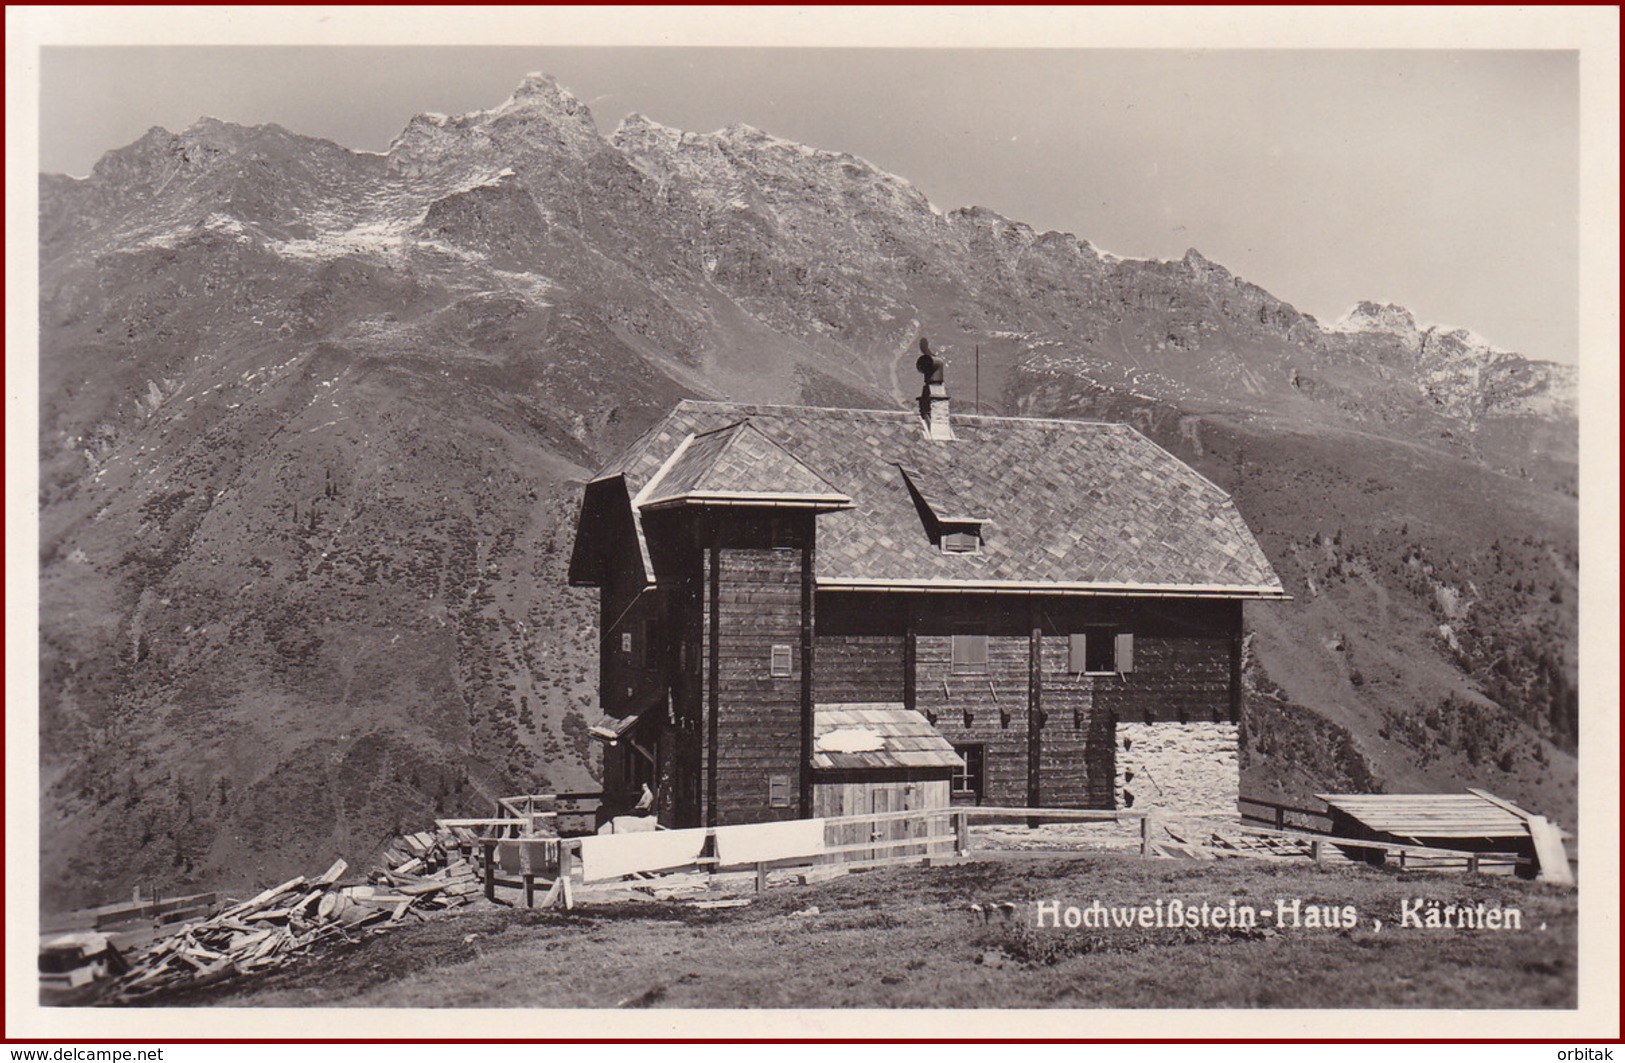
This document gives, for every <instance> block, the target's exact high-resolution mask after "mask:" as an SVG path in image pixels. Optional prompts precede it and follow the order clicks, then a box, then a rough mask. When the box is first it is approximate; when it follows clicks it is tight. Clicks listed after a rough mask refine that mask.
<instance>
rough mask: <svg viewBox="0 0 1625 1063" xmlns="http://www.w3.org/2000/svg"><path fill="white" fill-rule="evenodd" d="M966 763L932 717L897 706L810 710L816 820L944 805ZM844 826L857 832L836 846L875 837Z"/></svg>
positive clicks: (886, 834) (886, 833) (860, 828)
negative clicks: (812, 711) (933, 721)
mask: <svg viewBox="0 0 1625 1063" xmlns="http://www.w3.org/2000/svg"><path fill="white" fill-rule="evenodd" d="M964 766H965V762H964V761H963V760H962V759H960V757H959V754H957V753H955V752H954V747H953V746H952V745H951V744H950V743H949V742H948V740H947V739H946V738H944V737H942V735H941V734H940V733H939V732H938V731H937V729H936V728H935V727H933V726H931V723H930V721H929V720H927V719H926V718H925V717H924V716H923V715H921V714H920V713H919V712H916V711H914V710H912V709H905V708H903V706H902V705H898V704H891V703H875V704H856V705H818V706H815V708H814V713H813V755H812V769H813V815H814V816H820V817H835V816H858V815H868V814H872V813H883V812H916V811H926V810H930V809H937V808H947V807H948V806H949V800H948V797H949V791H950V789H951V784H952V780H953V774H954V772H955V771H957V770H962V769H963V768H964ZM876 826H877V827H879V826H880V825H879V824H877V825H876ZM897 826H898V829H902V828H903V827H904V826H906V824H904V823H902V822H901V821H900V822H899V823H898V825H897ZM849 829H850V831H852V832H855V833H854V836H853V837H851V838H841V839H838V840H836V841H835V842H834V843H835V844H840V843H842V842H854V843H855V842H861V841H870V840H874V837H873V836H874V833H875V831H874V830H871V829H870V828H868V826H867V825H865V824H855V825H853V826H852V827H851V828H849ZM939 829H940V828H939ZM879 833H880V835H881V836H882V837H887V838H890V837H891V836H892V831H891V830H889V829H882V830H880V831H879ZM860 835H861V836H860ZM893 840H898V839H893Z"/></svg>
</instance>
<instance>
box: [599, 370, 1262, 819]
mask: <svg viewBox="0 0 1625 1063" xmlns="http://www.w3.org/2000/svg"><path fill="white" fill-rule="evenodd" d="M923 347H924V344H923V342H922V348H923ZM919 369H920V371H921V372H922V374H923V376H924V387H923V389H922V391H921V394H920V398H919V409H918V411H917V412H916V411H903V410H899V411H891V410H841V409H821V408H809V407H792V406H757V405H741V404H736V403H719V402H695V401H684V402H682V403H680V404H678V405H677V407H676V408H674V409H673V410H672V411H671V412H670V413H669V414H668V415H667V416H666V417H664V418H663V419H662V420H661V421H660V422H659V423H657V424H656V425H655V426H654V427H653V428H651V429H650V430H649V431H648V432H647V433H646V434H645V435H644V436H643V437H642V438H641V439H640V440H638V441H637V442H636V443H635V444H633V445H632V446H631V448H630V449H628V450H627V451H626V452H625V453H624V454H623V455H621V457H619V458H618V459H616V460H615V461H614V462H612V463H611V464H610V465H609V466H608V467H607V468H605V469H603V470H602V471H601V472H599V473H598V474H597V475H595V476H594V477H593V478H592V480H591V481H590V482H589V483H588V484H587V487H586V491H585V495H584V498H583V501H582V506H581V512H580V517H579V522H578V526H577V529H576V539H575V547H574V551H573V554H572V557H571V564H570V581H571V583H572V584H573V585H576V586H589V587H596V588H598V589H599V592H600V617H601V628H600V631H601V639H602V641H601V647H602V652H601V659H600V666H599V691H600V698H601V706H602V711H603V718H602V719H601V720H599V722H598V723H597V724H595V725H594V726H593V728H592V733H593V735H594V736H595V737H596V738H598V739H600V740H602V741H603V742H604V743H605V752H604V765H605V778H604V783H605V801H606V805H607V806H608V808H609V809H610V810H616V809H624V808H626V807H629V806H630V805H631V803H632V802H633V801H634V800H635V799H636V797H637V795H638V794H639V793H641V790H642V787H643V785H645V784H647V785H648V786H649V787H650V788H651V789H652V790H653V791H654V793H655V795H656V812H657V814H658V816H659V819H660V822H661V823H662V824H664V825H666V826H671V827H685V826H725V825H730V824H740V823H755V822H763V821H770V820H781V819H797V818H805V817H809V816H836V815H856V814H870V813H875V812H885V811H903V810H917V809H930V808H939V807H944V806H946V805H948V804H950V803H982V804H993V805H1000V806H1027V807H1052V808H1101V809H1113V808H1128V807H1134V808H1143V807H1148V806H1154V807H1163V808H1168V809H1170V810H1178V811H1187V812H1210V811H1215V810H1224V811H1227V812H1233V811H1234V809H1235V802H1236V797H1237V790H1238V786H1239V765H1238V749H1237V724H1238V720H1239V714H1240V706H1241V651H1242V646H1241V640H1242V607H1243V604H1244V603H1245V602H1246V601H1248V600H1264V601H1270V600H1282V599H1285V598H1286V597H1287V596H1286V594H1285V593H1284V592H1283V590H1282V587H1281V582H1280V580H1279V579H1278V578H1277V576H1276V574H1275V573H1274V571H1273V570H1272V569H1271V567H1270V564H1269V562H1268V561H1267V560H1266V558H1265V556H1264V554H1263V552H1262V551H1261V550H1260V549H1259V546H1258V544H1257V542H1256V541H1255V540H1254V539H1253V536H1252V534H1251V533H1250V532H1249V531H1248V529H1247V526H1246V524H1245V523H1244V522H1243V520H1242V518H1241V515H1240V514H1239V513H1238V512H1237V511H1236V507H1235V505H1234V503H1233V502H1232V500H1231V499H1230V498H1229V496H1227V495H1226V494H1225V493H1224V492H1223V491H1221V490H1220V489H1219V488H1218V487H1216V486H1215V485H1214V484H1212V483H1211V482H1209V481H1208V480H1207V479H1205V478H1203V477H1202V476H1200V475H1199V474H1197V473H1196V472H1195V471H1194V470H1192V469H1191V468H1190V467H1188V466H1187V465H1185V464H1184V463H1182V462H1180V461H1179V460H1178V459H1176V458H1175V457H1173V455H1171V454H1169V453H1168V452H1167V451H1165V450H1163V449H1162V448H1160V447H1158V446H1156V445H1155V444H1153V443H1151V442H1150V441H1149V440H1148V439H1146V438H1145V437H1144V436H1142V435H1141V434H1140V433H1139V432H1137V431H1135V430H1134V429H1133V428H1131V427H1129V426H1127V425H1122V424H1111V423H1103V422H1094V421H1081V420H1047V419H1037V418H1014V417H986V416H963V415H951V414H950V407H949V398H948V395H947V390H946V387H945V385H944V381H943V363H942V362H941V360H940V359H938V358H936V357H934V356H933V355H931V354H929V353H927V354H926V355H924V356H922V357H921V359H920V361H919Z"/></svg>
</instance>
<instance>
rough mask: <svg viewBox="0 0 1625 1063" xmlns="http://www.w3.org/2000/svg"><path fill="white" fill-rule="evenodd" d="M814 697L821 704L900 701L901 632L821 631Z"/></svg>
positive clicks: (901, 696) (814, 672)
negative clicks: (839, 633)
mask: <svg viewBox="0 0 1625 1063" xmlns="http://www.w3.org/2000/svg"><path fill="white" fill-rule="evenodd" d="M817 646H818V648H817V651H816V652H815V654H814V668H813V700H814V701H815V702H817V703H818V704H820V705H835V704H843V703H845V704H851V703H863V702H870V703H872V702H877V701H888V702H896V703H897V704H902V702H903V635H902V634H901V633H900V632H899V633H898V634H895V635H832V634H825V633H824V632H822V631H820V632H819V634H818V643H817Z"/></svg>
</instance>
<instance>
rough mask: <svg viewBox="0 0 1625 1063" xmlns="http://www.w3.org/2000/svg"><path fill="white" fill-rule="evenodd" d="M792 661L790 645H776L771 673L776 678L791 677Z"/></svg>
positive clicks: (771, 663) (771, 662)
mask: <svg viewBox="0 0 1625 1063" xmlns="http://www.w3.org/2000/svg"><path fill="white" fill-rule="evenodd" d="M790 663H791V661H790V647H789V646H787V645H785V644H783V643H780V644H778V645H776V646H774V647H773V655H772V660H771V661H770V670H769V674H770V675H771V676H772V677H773V678H775V679H787V678H789V676H790Z"/></svg>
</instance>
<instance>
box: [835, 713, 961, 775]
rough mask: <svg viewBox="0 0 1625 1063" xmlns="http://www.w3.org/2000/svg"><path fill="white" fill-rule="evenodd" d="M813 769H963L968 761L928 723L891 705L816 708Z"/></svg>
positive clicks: (921, 717) (923, 718)
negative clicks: (961, 757)
mask: <svg viewBox="0 0 1625 1063" xmlns="http://www.w3.org/2000/svg"><path fill="white" fill-rule="evenodd" d="M812 766H813V767H814V768H823V769H833V770H850V769H854V768H864V769H874V768H962V767H964V766H965V762H964V761H963V760H961V759H960V757H959V754H958V753H955V752H954V747H953V746H952V744H950V743H949V741H948V740H947V739H946V738H944V737H942V735H941V734H940V733H938V731H937V729H936V728H935V727H932V726H931V723H930V721H929V720H927V719H926V718H925V717H924V716H922V715H920V714H919V713H918V712H915V711H913V710H912V709H905V708H903V706H901V705H897V704H889V703H875V704H860V705H818V706H816V707H815V708H814V710H813V757H812Z"/></svg>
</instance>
